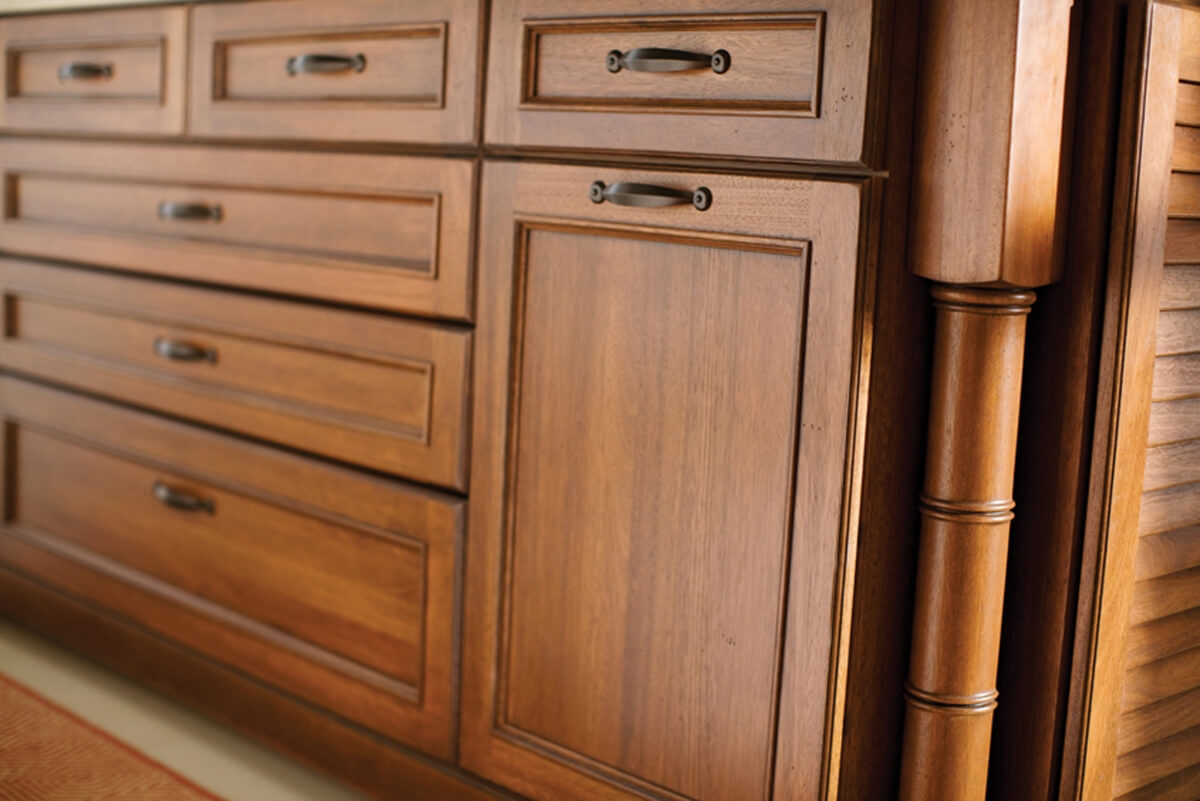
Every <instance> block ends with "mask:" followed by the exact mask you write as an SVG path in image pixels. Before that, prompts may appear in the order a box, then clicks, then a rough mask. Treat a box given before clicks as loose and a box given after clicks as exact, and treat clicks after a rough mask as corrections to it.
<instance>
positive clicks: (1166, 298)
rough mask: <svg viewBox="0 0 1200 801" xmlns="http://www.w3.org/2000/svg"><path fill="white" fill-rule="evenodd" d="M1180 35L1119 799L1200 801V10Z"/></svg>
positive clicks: (1120, 739)
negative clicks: (1172, 150) (1171, 166)
mask: <svg viewBox="0 0 1200 801" xmlns="http://www.w3.org/2000/svg"><path fill="white" fill-rule="evenodd" d="M1181 33H1182V40H1181V44H1180V64H1179V74H1180V83H1179V92H1178V95H1177V101H1178V102H1177V108H1176V115H1175V120H1176V127H1175V147H1174V154H1173V161H1172V164H1173V169H1174V172H1173V173H1172V175H1171V180H1170V188H1169V197H1168V221H1167V228H1166V242H1165V248H1164V260H1165V266H1164V269H1163V278H1162V287H1161V294H1160V300H1159V313H1158V322H1157V326H1158V332H1157V342H1156V348H1155V351H1156V356H1155V360H1154V386H1153V391H1152V401H1153V402H1152V403H1151V412H1150V426H1149V439H1148V447H1147V450H1146V466H1145V475H1144V480H1143V485H1142V492H1143V495H1142V508H1141V517H1140V519H1139V522H1138V535H1139V540H1138V544H1137V551H1136V562H1135V568H1134V574H1135V576H1136V581H1135V583H1134V585H1133V591H1132V603H1131V605H1130V615H1129V626H1130V628H1129V632H1128V640H1127V650H1126V663H1125V676H1124V681H1123V683H1122V694H1121V714H1120V717H1119V719H1118V722H1117V754H1118V756H1117V762H1116V771H1115V781H1114V783H1113V797H1114V798H1116V799H1118V801H1150V799H1154V801H1195V800H1196V799H1197V798H1200V127H1196V126H1200V13H1197V12H1194V11H1189V12H1187V13H1185V14H1184V15H1183V25H1182V31H1181Z"/></svg>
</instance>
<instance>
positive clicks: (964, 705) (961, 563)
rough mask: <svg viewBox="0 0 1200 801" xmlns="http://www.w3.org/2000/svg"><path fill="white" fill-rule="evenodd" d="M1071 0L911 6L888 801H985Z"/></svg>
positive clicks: (1054, 185) (949, 0)
mask: <svg viewBox="0 0 1200 801" xmlns="http://www.w3.org/2000/svg"><path fill="white" fill-rule="evenodd" d="M1070 8H1071V0H927V2H926V3H925V7H924V9H923V15H922V20H923V22H922V25H923V27H924V30H923V37H922V42H923V45H922V56H921V66H920V76H919V95H918V97H919V100H918V108H917V117H916V150H915V154H916V155H915V163H914V171H913V175H914V189H913V218H912V224H911V225H912V232H911V233H912V236H911V242H912V245H911V250H910V259H911V262H912V269H913V270H914V272H916V273H917V274H918V275H922V276H924V277H926V278H929V279H931V280H932V281H934V282H935V283H934V286H933V288H932V294H933V302H934V305H935V307H936V309H937V326H936V332H935V342H934V362H933V379H932V382H933V384H932V392H931V400H930V419H929V435H928V455H927V457H926V468H925V487H924V494H923V496H922V498H921V513H922V528H921V544H920V551H919V555H918V568H917V570H918V572H917V590H916V603H915V610H914V619H913V638H912V657H911V661H910V667H909V680H908V685H907V688H906V696H907V698H906V701H907V706H908V711H907V716H906V721H905V734H904V750H903V757H902V758H903V764H902V766H901V787H900V798H901V799H902V801H926V800H927V799H938V801H983V799H984V797H985V794H986V788H987V768H988V752H989V748H990V745H991V729H992V715H993V711H994V710H995V708H996V704H997V697H996V696H997V694H996V668H997V663H998V659H999V648H1000V626H1001V618H1002V611H1003V605H1004V577H1005V569H1006V561H1007V552H1008V530H1009V521H1010V520H1011V519H1012V516H1013V514H1014V511H1013V500H1012V486H1013V469H1014V461H1015V454H1016V445H1017V424H1018V420H1019V412H1020V398H1021V365H1022V359H1023V353H1024V342H1025V319H1026V315H1027V314H1028V313H1029V311H1030V309H1031V307H1032V305H1033V303H1034V298H1035V296H1034V293H1033V292H1032V291H1029V290H1030V289H1031V288H1033V287H1037V286H1041V285H1044V284H1048V283H1052V282H1053V281H1054V280H1055V279H1056V278H1057V274H1056V270H1057V268H1058V263H1059V259H1058V258H1056V253H1055V251H1056V244H1057V242H1058V241H1059V238H1058V237H1057V236H1056V234H1057V227H1056V221H1057V211H1058V207H1059V201H1060V196H1059V180H1058V179H1059V164H1060V151H1061V138H1062V110H1063V100H1064V98H1063V92H1064V83H1065V73H1066V64H1067V46H1068V38H1069V36H1068V32H1069V22H1070V19H1069V18H1070Z"/></svg>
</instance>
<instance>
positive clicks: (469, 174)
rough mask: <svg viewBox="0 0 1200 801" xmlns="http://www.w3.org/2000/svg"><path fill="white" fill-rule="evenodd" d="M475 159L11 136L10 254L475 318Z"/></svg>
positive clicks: (0, 150) (1, 226)
mask: <svg viewBox="0 0 1200 801" xmlns="http://www.w3.org/2000/svg"><path fill="white" fill-rule="evenodd" d="M474 172H475V166H474V164H472V163H471V162H470V161H466V160H460V159H449V158H416V157H400V156H378V155H366V154H349V153H292V152H284V151H279V150H270V151H257V150H242V149H233V148H216V147H197V146H171V145H139V144H116V143H110V142H61V141H37V140H32V139H7V140H3V141H0V177H2V178H3V181H4V185H5V189H6V191H5V192H4V193H3V197H2V200H0V202H2V204H3V214H2V215H0V250H4V251H6V252H8V253H17V254H21V255H30V256H42V257H47V258H55V259H62V260H66V261H74V262H80V263H85V264H93V265H96V266H101V267H109V268H113V269H118V270H133V271H137V272H146V273H156V274H159V275H165V276H171V277H174V278H187V279H191V280H194V281H203V282H207V283H214V284H227V285H230V286H236V287H240V288H244V289H257V290H264V291H269V292H273V293H278V294H283V295H297V296H302V297H307V298H317V299H322V300H329V301H336V302H339V303H348V304H355V305H361V306H370V307H374V308H380V309H387V310H391V311H404V312H411V313H414V314H419V315H423V316H430V317H448V318H459V319H466V318H468V317H469V314H470V309H471V268H470V260H471V193H472V189H473V181H474Z"/></svg>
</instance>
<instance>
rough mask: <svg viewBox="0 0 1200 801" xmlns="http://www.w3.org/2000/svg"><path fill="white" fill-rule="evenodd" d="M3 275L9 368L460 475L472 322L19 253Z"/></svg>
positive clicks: (369, 461)
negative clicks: (86, 267) (309, 301)
mask: <svg viewBox="0 0 1200 801" xmlns="http://www.w3.org/2000/svg"><path fill="white" fill-rule="evenodd" d="M0 291H2V292H3V297H4V306H3V309H4V312H3V313H4V315H5V320H4V331H5V337H4V339H3V341H2V342H0V364H2V365H3V366H4V367H6V368H8V369H10V370H14V371H18V372H22V373H27V374H31V375H36V376H39V377H42V378H46V379H48V380H53V381H57V382H60V383H69V384H71V385H73V386H77V387H80V388H83V389H87V390H89V391H91V392H97V393H101V394H106V395H110V396H114V397H118V398H121V399H123V400H127V401H130V402H133V403H137V404H139V405H142V406H148V407H151V408H154V409H157V410H160V411H163V412H168V413H170V414H175V415H181V416H184V417H189V418H193V419H197V420H201V421H203V422H205V423H209V424H211V425H216V426H220V427H224V428H229V429H233V430H235V431H240V432H242V433H246V434H251V435H253V436H256V437H262V438H267V439H272V440H275V441H278V442H281V443H284V444H286V445H290V446H292V447H295V448H299V449H302V450H308V451H313V452H316V453H320V454H323V455H325V456H329V457H332V458H335V459H341V460H343V461H349V462H356V463H358V464H362V465H365V466H367V467H372V468H375V469H379V470H385V471H388V472H392V473H396V474H398V475H404V476H408V477H411V478H415V479H417V480H420V481H426V482H429V483H433V484H442V485H444V486H449V487H453V488H456V489H463V488H465V476H464V472H465V471H464V469H463V450H464V446H463V429H464V416H465V409H466V395H467V392H466V370H467V363H468V360H469V356H470V336H471V335H470V334H469V333H468V332H465V331H456V330H453V329H449V328H446V327H443V326H436V325H432V324H427V323H415V322H408V321H402V320H396V319H392V318H384V317H378V316H375V315H368V314H361V313H353V312H343V311H334V310H326V309H319V308H314V307H311V306H306V305H302V304H295V303H287V302H283V301H273V300H264V299H259V298H254V297H246V296H243V295H238V294H235V293H229V292H219V291H211V290H201V289H194V288H190V287H179V286H175V285H171V284H163V283H160V282H157V281H145V280H139V279H132V278H123V277H116V276H110V275H103V274H98V273H92V272H87V271H81V270H73V269H69V268H59V267H51V266H46V265H38V264H31V263H28V262H20V261H15V260H0Z"/></svg>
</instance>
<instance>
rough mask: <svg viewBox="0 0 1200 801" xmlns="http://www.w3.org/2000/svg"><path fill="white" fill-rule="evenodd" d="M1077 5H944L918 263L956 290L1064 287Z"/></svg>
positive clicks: (927, 81)
mask: <svg viewBox="0 0 1200 801" xmlns="http://www.w3.org/2000/svg"><path fill="white" fill-rule="evenodd" d="M1070 10H1071V0H1008V1H1007V2H996V0H967V1H964V0H934V2H932V3H930V4H929V6H928V8H927V9H925V10H924V11H923V13H922V20H924V23H923V24H924V25H926V26H927V27H926V31H925V41H927V42H930V43H931V44H930V46H928V47H924V48H922V56H921V59H922V60H921V77H920V82H919V84H918V88H919V92H920V94H919V97H920V100H919V102H918V108H917V118H916V142H915V150H914V151H913V152H914V170H913V175H914V176H915V181H914V189H913V236H912V248H911V257H912V262H913V270H915V271H916V273H917V274H918V275H922V276H925V277H926V278H932V279H934V280H937V281H942V282H945V283H950V284H986V283H991V282H1000V283H1004V284H1008V285H1010V286H1014V287H1032V286H1040V285H1042V284H1048V283H1053V282H1054V281H1055V280H1056V279H1057V277H1058V275H1059V272H1060V270H1061V264H1059V259H1058V258H1057V255H1058V254H1057V253H1056V244H1055V238H1056V229H1055V221H1056V219H1057V214H1056V211H1057V208H1058V205H1059V189H1058V187H1059V181H1058V178H1059V161H1060V150H1061V148H1060V142H1061V138H1062V121H1063V102H1064V101H1063V98H1064V91H1063V89H1064V83H1065V80H1066V69H1067V51H1068V47H1067V45H1068V41H1069V38H1070V35H1069V21H1070V19H1069V18H1070Z"/></svg>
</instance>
